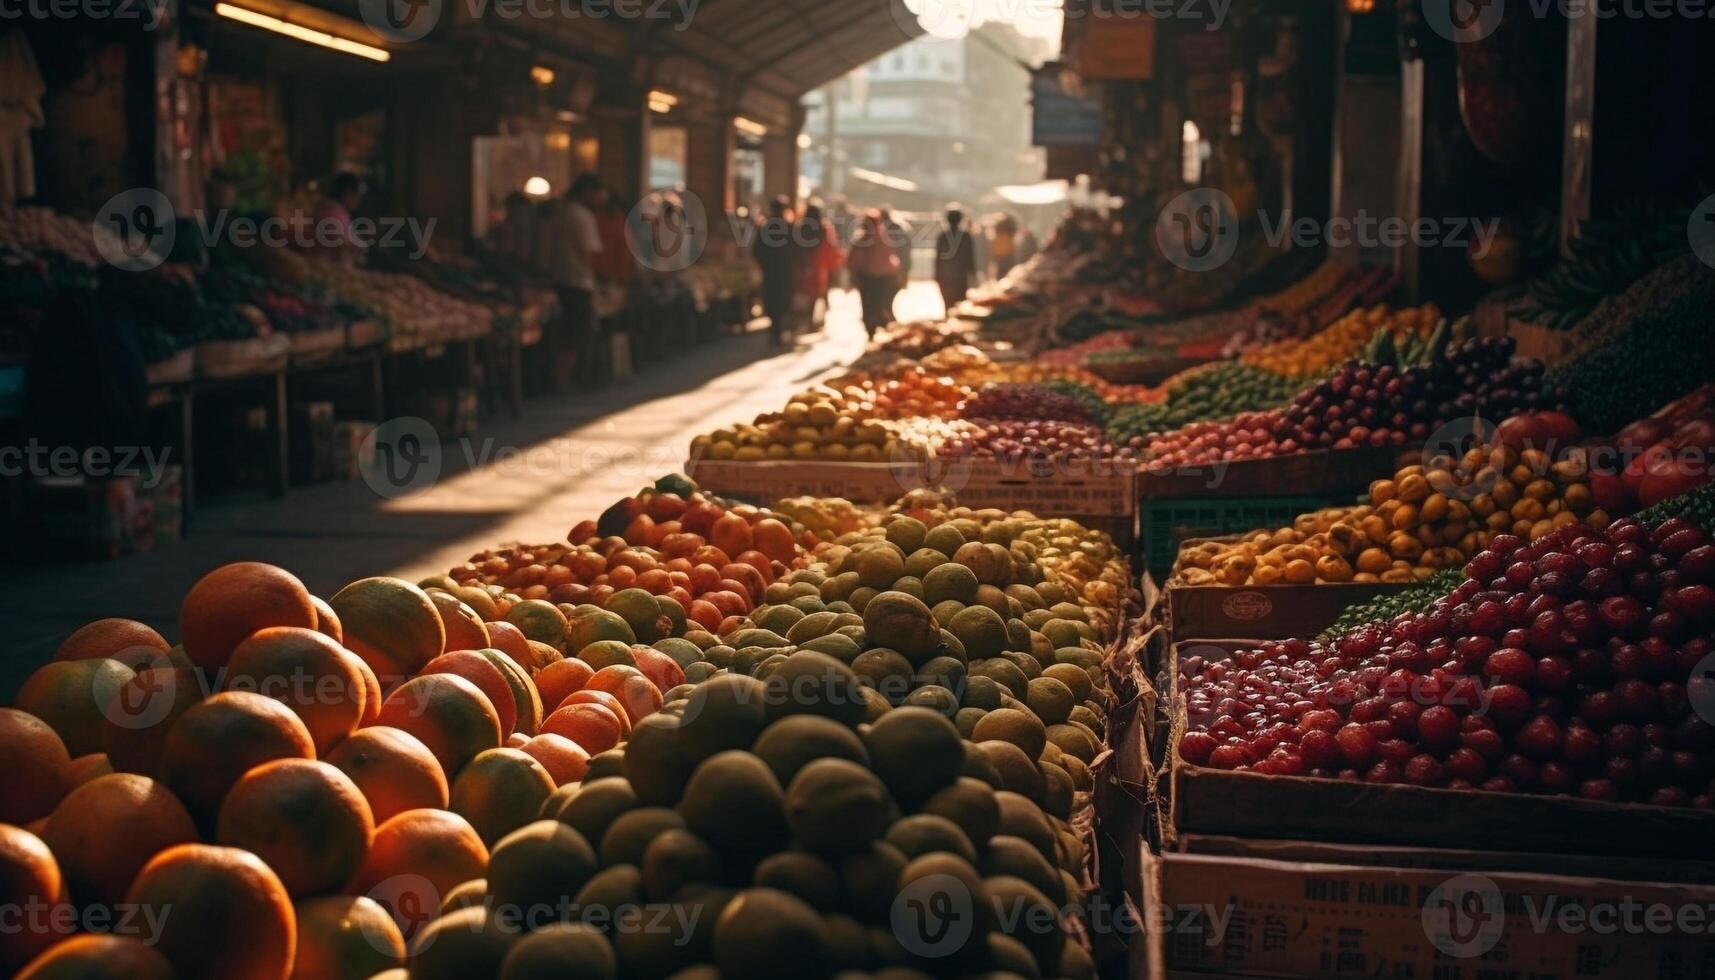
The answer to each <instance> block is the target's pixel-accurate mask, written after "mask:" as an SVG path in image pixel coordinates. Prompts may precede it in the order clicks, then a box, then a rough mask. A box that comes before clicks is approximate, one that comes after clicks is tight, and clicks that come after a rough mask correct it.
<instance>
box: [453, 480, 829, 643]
mask: <svg viewBox="0 0 1715 980" xmlns="http://www.w3.org/2000/svg"><path fill="white" fill-rule="evenodd" d="M567 538H568V540H569V541H570V542H572V543H570V544H565V543H561V544H549V545H535V546H525V545H516V546H511V547H504V548H499V549H494V550H491V551H485V552H482V553H480V554H477V555H473V556H472V557H471V558H470V560H468V561H466V562H465V563H464V564H462V565H459V566H458V567H456V568H453V569H451V570H450V571H449V572H448V573H447V575H446V577H445V579H444V580H438V581H437V583H436V584H437V585H438V586H439V587H441V588H442V589H443V590H444V591H445V592H447V593H448V594H449V597H456V598H464V599H468V596H469V594H470V593H473V592H476V593H486V594H488V595H489V596H490V597H491V598H492V600H493V602H494V604H495V606H496V610H495V615H494V616H493V617H492V618H494V619H502V620H504V619H508V618H510V617H511V615H512V608H513V607H514V606H516V605H517V604H518V603H519V602H521V601H525V600H531V599H535V600H543V601H546V602H550V603H555V604H571V605H582V604H586V603H587V604H594V605H597V606H604V607H605V606H606V605H607V604H608V601H609V600H610V599H611V598H612V597H613V595H614V594H615V593H617V592H623V591H625V590H627V589H642V590H644V591H646V592H648V593H650V594H651V595H655V596H663V597H667V598H670V599H672V600H673V601H674V602H676V603H678V605H679V607H680V609H681V610H683V612H684V614H685V615H686V616H688V617H689V618H690V619H692V620H694V621H696V622H697V623H699V624H701V625H702V626H703V627H704V628H705V629H709V630H715V629H717V628H718V627H719V626H720V624H721V623H722V622H724V621H726V620H728V619H731V618H733V617H739V616H743V615H744V614H746V613H748V612H749V611H750V610H751V609H752V608H753V607H754V606H755V605H756V604H757V603H758V602H760V601H761V600H762V593H763V590H764V589H766V588H767V587H768V586H769V585H770V584H771V583H773V582H774V580H775V579H776V578H778V577H780V576H781V575H782V574H784V573H785V572H786V571H787V570H788V569H791V568H795V567H801V566H802V564H803V562H804V561H805V560H806V556H807V555H808V554H809V553H810V551H811V550H812V549H813V548H814V547H815V545H816V544H817V543H818V541H817V538H816V536H815V535H814V534H812V533H810V532H809V531H806V530H804V529H803V528H802V527H801V526H796V525H794V524H793V523H792V522H791V521H789V520H788V519H785V518H782V517H781V516H779V515H776V514H774V513H773V512H771V511H767V510H763V509H759V508H756V507H751V506H749V505H743V504H741V505H736V506H732V507H727V506H724V505H722V504H720V503H717V502H716V501H714V500H712V499H710V498H708V497H705V496H704V495H702V494H700V493H692V494H690V495H689V496H688V497H685V496H680V495H679V494H676V493H664V492H656V491H649V492H646V493H643V494H639V495H638V496H635V497H628V498H626V499H624V500H621V501H620V502H619V503H617V504H615V505H614V506H613V507H612V508H610V509H609V510H608V512H607V514H604V515H603V518H602V520H601V521H599V522H598V521H584V522H582V523H580V524H578V525H577V526H576V527H574V528H573V529H572V530H571V533H570V534H568V535H567ZM491 631H492V624H491ZM493 645H495V646H500V644H499V643H494V644H493ZM502 649H504V647H502Z"/></svg>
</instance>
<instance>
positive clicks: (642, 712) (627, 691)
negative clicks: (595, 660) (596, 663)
mask: <svg viewBox="0 0 1715 980" xmlns="http://www.w3.org/2000/svg"><path fill="white" fill-rule="evenodd" d="M589 690H592V691H606V692H607V693H609V694H611V695H613V696H614V697H616V698H618V699H619V703H620V704H622V705H624V706H625V716H626V717H627V718H629V719H631V723H632V724H633V725H635V724H637V723H638V722H640V721H642V720H643V719H645V718H647V717H649V716H650V715H652V714H654V713H655V712H657V711H660V710H661V692H660V690H658V689H657V688H656V687H655V685H654V684H652V683H650V681H649V678H647V677H645V676H643V672H642V671H640V670H638V669H637V668H636V667H627V666H625V665H624V664H614V665H613V666H611V667H603V668H602V669H600V670H598V671H596V672H595V676H594V677H591V678H590V682H589Z"/></svg>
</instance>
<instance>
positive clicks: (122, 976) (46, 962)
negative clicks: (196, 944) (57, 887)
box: [15, 935, 175, 980]
mask: <svg viewBox="0 0 1715 980" xmlns="http://www.w3.org/2000/svg"><path fill="white" fill-rule="evenodd" d="M15 980H175V978H174V974H173V966H172V964H171V963H168V962H167V958H166V957H165V956H162V955H161V954H160V952H159V951H158V950H156V949H154V948H153V947H151V946H148V945H145V944H144V943H143V942H142V941H141V940H138V939H133V938H131V937H129V936H104V935H83V936H73V937H71V938H70V939H67V940H66V941H65V942H63V943H60V944H59V945H57V946H55V947H54V948H53V949H51V950H49V951H48V952H46V953H44V954H42V955H41V956H39V957H37V958H36V960H35V961H34V962H32V963H31V964H30V965H29V966H27V967H25V968H24V970H23V972H22V973H19V974H18V976H17V977H16V978H15Z"/></svg>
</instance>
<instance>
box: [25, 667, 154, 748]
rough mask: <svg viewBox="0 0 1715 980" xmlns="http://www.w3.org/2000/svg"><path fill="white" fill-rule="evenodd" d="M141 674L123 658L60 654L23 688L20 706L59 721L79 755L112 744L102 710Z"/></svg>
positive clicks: (55, 724) (51, 722) (64, 737)
mask: <svg viewBox="0 0 1715 980" xmlns="http://www.w3.org/2000/svg"><path fill="white" fill-rule="evenodd" d="M134 676H135V672H134V671H132V669H131V668H130V667H127V666H125V665H124V664H122V663H120V662H119V661H117V660H59V661H54V662H52V663H47V664H43V665H42V666H41V667H40V668H38V669H37V670H36V672H35V673H33V674H31V675H30V676H29V677H28V678H27V679H25V681H24V686H23V687H21V688H19V689H18V701H17V707H18V709H19V710H21V711H28V712H29V713H30V714H32V715H35V716H36V717H37V718H40V719H42V720H43V721H45V722H47V723H48V724H49V725H51V726H53V729H54V731H55V732H57V733H59V736H60V740H61V741H63V742H65V747H66V751H67V752H70V753H71V754H72V755H73V756H79V755H88V754H89V753H91V752H100V751H102V750H103V748H105V746H106V728H107V719H106V718H105V717H104V716H103V714H102V711H103V709H105V708H106V707H107V705H108V703H109V702H111V701H112V700H113V695H114V694H115V693H116V692H118V690H119V689H120V688H121V687H123V686H124V685H125V682H126V681H129V680H130V679H131V678H132V677H134Z"/></svg>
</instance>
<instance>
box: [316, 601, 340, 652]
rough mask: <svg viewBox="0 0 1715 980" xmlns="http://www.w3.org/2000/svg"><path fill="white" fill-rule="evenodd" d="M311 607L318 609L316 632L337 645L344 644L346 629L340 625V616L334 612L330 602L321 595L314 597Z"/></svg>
mask: <svg viewBox="0 0 1715 980" xmlns="http://www.w3.org/2000/svg"><path fill="white" fill-rule="evenodd" d="M310 605H312V606H315V607H316V632H318V633H323V634H325V635H326V636H327V637H328V638H329V639H331V640H333V641H334V642H335V643H344V642H345V627H344V626H342V625H340V621H339V614H338V613H336V612H334V611H333V607H332V606H330V605H328V601H327V600H326V599H323V598H322V597H321V596H319V595H312V596H310Z"/></svg>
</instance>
